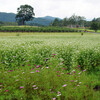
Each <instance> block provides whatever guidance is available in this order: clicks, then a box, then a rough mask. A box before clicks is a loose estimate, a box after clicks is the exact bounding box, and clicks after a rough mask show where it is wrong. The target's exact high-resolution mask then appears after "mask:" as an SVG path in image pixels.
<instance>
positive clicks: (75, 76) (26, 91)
mask: <svg viewBox="0 0 100 100" xmlns="http://www.w3.org/2000/svg"><path fill="white" fill-rule="evenodd" d="M99 98H100V34H91V33H84V34H83V35H81V33H62V32H61V33H53V32H52V33H46V32H45V33H43V32H41V33H21V32H17V33H13V32H12V33H4V32H1V33H0V100H21V99H22V100H84V99H85V100H99Z"/></svg>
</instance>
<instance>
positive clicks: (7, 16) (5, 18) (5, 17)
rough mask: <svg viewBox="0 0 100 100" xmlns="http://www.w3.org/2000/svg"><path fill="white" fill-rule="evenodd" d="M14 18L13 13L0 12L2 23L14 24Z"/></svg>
mask: <svg viewBox="0 0 100 100" xmlns="http://www.w3.org/2000/svg"><path fill="white" fill-rule="evenodd" d="M15 16H16V14H14V13H4V12H0V21H2V22H15V21H16V20H15Z"/></svg>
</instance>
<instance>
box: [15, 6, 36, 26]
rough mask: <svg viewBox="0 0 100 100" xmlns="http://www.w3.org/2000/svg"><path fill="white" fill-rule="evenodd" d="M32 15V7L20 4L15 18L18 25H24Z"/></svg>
mask: <svg viewBox="0 0 100 100" xmlns="http://www.w3.org/2000/svg"><path fill="white" fill-rule="evenodd" d="M34 15H35V14H34V9H33V8H32V7H31V6H30V5H21V6H20V7H19V8H18V9H17V15H16V20H17V21H18V23H19V25H24V24H25V21H30V20H32V19H33V16H34Z"/></svg>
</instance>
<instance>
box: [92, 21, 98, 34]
mask: <svg viewBox="0 0 100 100" xmlns="http://www.w3.org/2000/svg"><path fill="white" fill-rule="evenodd" d="M98 28H99V25H98V23H97V22H92V23H91V29H93V30H94V31H95V32H97V30H98Z"/></svg>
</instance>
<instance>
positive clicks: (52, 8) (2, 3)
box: [0, 0, 100, 19]
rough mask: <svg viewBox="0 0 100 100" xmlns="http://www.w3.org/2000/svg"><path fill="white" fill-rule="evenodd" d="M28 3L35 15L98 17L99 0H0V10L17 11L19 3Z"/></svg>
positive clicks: (99, 10)
mask: <svg viewBox="0 0 100 100" xmlns="http://www.w3.org/2000/svg"><path fill="white" fill-rule="evenodd" d="M24 4H29V5H31V6H32V7H33V8H34V12H35V15H36V16H38V17H39V16H46V15H50V16H54V17H61V18H64V17H70V16H71V15H72V14H74V13H75V14H76V15H80V16H85V17H86V18H87V19H92V18H94V17H100V13H99V12H100V0H0V12H14V13H16V12H17V8H18V7H19V6H20V5H24Z"/></svg>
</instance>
